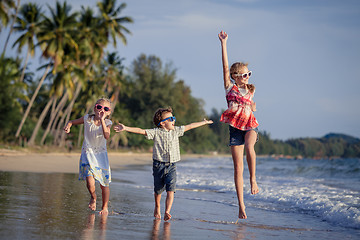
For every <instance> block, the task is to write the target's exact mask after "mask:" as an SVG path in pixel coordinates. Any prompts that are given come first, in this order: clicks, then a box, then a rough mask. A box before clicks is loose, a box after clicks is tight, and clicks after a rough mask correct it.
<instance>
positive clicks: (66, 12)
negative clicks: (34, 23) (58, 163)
mask: <svg viewBox="0 0 360 240" xmlns="http://www.w3.org/2000/svg"><path fill="white" fill-rule="evenodd" d="M48 8H49V10H50V14H51V17H47V16H45V15H42V16H43V19H44V20H43V21H42V22H41V24H40V31H39V33H38V37H37V38H38V41H39V43H38V44H39V45H40V47H41V49H42V51H43V53H42V56H44V57H45V58H50V59H51V61H52V64H53V69H52V71H51V73H52V75H55V74H56V73H57V68H58V67H59V66H60V68H62V71H66V69H65V68H66V66H64V65H63V64H62V63H63V59H64V57H65V50H66V49H72V50H74V51H75V52H76V54H75V55H76V57H77V52H78V44H77V43H76V41H75V38H74V36H75V35H76V34H77V32H76V27H77V25H78V23H77V21H76V17H77V15H78V13H76V12H75V13H70V11H71V6H69V5H68V4H67V3H66V2H64V3H63V5H61V4H60V3H59V2H56V9H53V8H51V7H50V6H49V5H48ZM48 66H50V65H48ZM44 75H45V74H44ZM68 86H69V85H68ZM68 86H67V87H68ZM71 89H73V88H72V87H71V83H70V87H69V88H68V90H67V91H71ZM60 92H61V91H60ZM50 99H51V100H50V101H49V102H51V101H54V96H52V97H51V98H50ZM49 109H50V105H47V107H46V108H45V109H44V110H43V112H42V113H41V115H40V117H39V120H38V122H37V124H36V127H35V129H34V131H33V133H32V136H31V138H30V140H29V142H28V144H29V145H34V144H35V138H36V135H37V133H38V131H39V129H40V126H41V124H42V122H43V120H44V118H45V116H46V115H47V113H48V111H49Z"/></svg>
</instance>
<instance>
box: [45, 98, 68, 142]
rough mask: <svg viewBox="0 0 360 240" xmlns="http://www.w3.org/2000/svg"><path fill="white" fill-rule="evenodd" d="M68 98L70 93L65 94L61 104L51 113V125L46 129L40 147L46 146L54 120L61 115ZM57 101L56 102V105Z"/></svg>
mask: <svg viewBox="0 0 360 240" xmlns="http://www.w3.org/2000/svg"><path fill="white" fill-rule="evenodd" d="M67 97H68V93H67V92H65V94H64V95H63V97H62V98H61V100H60V102H59V103H58V105H57V107H56V108H55V109H54V111H52V112H51V115H50V121H49V124H48V125H47V127H46V130H45V132H44V134H43V136H42V138H41V141H40V145H43V144H44V141H45V138H46V137H47V135H48V133H49V132H50V129H51V127H52V125H53V123H54V119H55V117H56V116H57V115H58V114H59V111H60V108H62V106H63V105H64V104H65V102H66V100H67ZM55 102H56V101H54V103H55Z"/></svg>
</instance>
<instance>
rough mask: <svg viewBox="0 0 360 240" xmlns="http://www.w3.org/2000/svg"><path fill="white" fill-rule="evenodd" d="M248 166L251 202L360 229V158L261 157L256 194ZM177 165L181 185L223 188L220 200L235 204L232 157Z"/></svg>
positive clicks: (246, 189) (246, 190) (198, 188)
mask: <svg viewBox="0 0 360 240" xmlns="http://www.w3.org/2000/svg"><path fill="white" fill-rule="evenodd" d="M244 165H245V168H244V193H245V194H244V200H245V203H246V205H247V206H251V207H253V208H258V209H264V210H268V211H274V212H284V213H289V212H291V213H297V214H305V215H310V216H314V217H316V218H318V219H319V220H321V221H326V222H328V223H329V224H331V225H334V226H341V227H344V228H351V229H356V230H359V229H360V159H323V160H313V159H302V160H295V159H275V158H270V157H264V158H258V159H257V168H256V176H257V182H258V185H259V189H260V193H259V194H257V195H255V196H251V195H250V194H249V192H250V184H249V181H248V179H249V173H248V168H247V167H246V165H247V164H246V160H244ZM177 168H178V180H177V187H178V188H180V189H184V190H191V191H214V192H218V193H223V194H222V200H219V201H223V203H224V204H230V205H237V199H234V198H233V196H234V195H235V194H236V192H235V186H234V180H233V162H232V159H231V158H226V157H219V158H203V159H199V160H192V161H183V162H180V163H179V164H178V165H177ZM223 196H225V197H223ZM203 200H207V199H203Z"/></svg>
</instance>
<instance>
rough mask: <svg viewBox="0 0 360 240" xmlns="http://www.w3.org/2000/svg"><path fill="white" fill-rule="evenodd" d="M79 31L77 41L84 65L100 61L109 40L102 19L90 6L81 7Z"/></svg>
mask: <svg viewBox="0 0 360 240" xmlns="http://www.w3.org/2000/svg"><path fill="white" fill-rule="evenodd" d="M78 32H79V35H77V37H78V39H77V42H78V43H79V53H80V61H81V62H82V65H84V66H85V65H88V66H92V65H93V64H98V63H100V60H101V59H102V57H103V54H104V49H105V47H106V44H107V42H108V40H107V37H106V36H105V34H103V29H102V26H101V22H100V19H99V18H98V17H96V16H95V14H94V12H93V10H92V9H91V8H89V7H88V8H84V7H82V9H81V12H80V19H79V26H78Z"/></svg>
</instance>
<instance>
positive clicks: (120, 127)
mask: <svg viewBox="0 0 360 240" xmlns="http://www.w3.org/2000/svg"><path fill="white" fill-rule="evenodd" d="M114 130H115V132H122V131H127V132H131V133H137V134H142V135H146V131H145V130H144V129H141V128H137V127H127V126H125V125H124V124H122V123H118V125H116V126H114Z"/></svg>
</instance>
